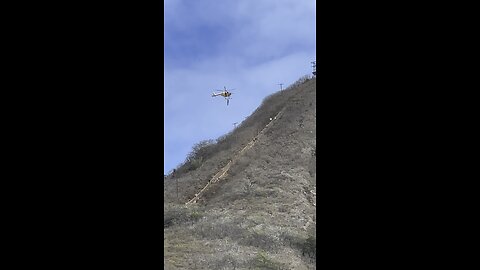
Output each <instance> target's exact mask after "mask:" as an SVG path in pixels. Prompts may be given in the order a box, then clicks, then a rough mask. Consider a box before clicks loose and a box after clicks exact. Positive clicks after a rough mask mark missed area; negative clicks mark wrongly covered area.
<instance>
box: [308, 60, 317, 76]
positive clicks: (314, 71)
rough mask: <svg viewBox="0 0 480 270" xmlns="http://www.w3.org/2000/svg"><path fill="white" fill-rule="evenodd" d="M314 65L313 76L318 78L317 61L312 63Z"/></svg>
mask: <svg viewBox="0 0 480 270" xmlns="http://www.w3.org/2000/svg"><path fill="white" fill-rule="evenodd" d="M310 63H312V68H313V72H312V73H313V76H317V61H313V62H310Z"/></svg>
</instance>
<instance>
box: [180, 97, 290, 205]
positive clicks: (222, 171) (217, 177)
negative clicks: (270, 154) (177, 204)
mask: <svg viewBox="0 0 480 270" xmlns="http://www.w3.org/2000/svg"><path fill="white" fill-rule="evenodd" d="M286 107H287V105H285V106H283V108H282V109H281V110H280V112H278V113H277V115H275V116H274V117H273V118H272V120H271V121H270V122H269V123H268V124H267V125H266V126H265V127H264V128H263V129H262V130H261V131H260V132H259V133H258V134H257V136H255V137H253V139H252V140H251V141H250V142H248V144H247V145H245V147H243V148H242V150H240V151H239V152H238V153H237V154H236V155H235V156H234V157H233V159H232V160H230V161H229V162H228V163H227V165H225V166H224V167H223V168H221V169H220V170H219V171H218V172H217V173H216V174H215V175H214V176H213V177H212V179H210V181H208V183H207V184H206V185H205V187H203V188H202V189H201V190H200V191H199V192H198V193H196V194H195V197H193V198H192V199H191V200H189V201H188V202H186V203H185V205H186V206H189V205H192V204H194V203H196V202H197V201H198V200H199V199H200V196H201V195H202V194H203V193H205V191H206V190H208V187H209V186H210V185H211V184H214V183H217V182H218V181H220V180H221V179H222V178H225V176H226V174H227V172H228V170H229V169H230V167H231V166H232V165H233V164H234V163H235V162H236V161H237V160H238V159H239V158H240V157H241V156H242V154H243V153H244V152H245V151H247V150H248V149H250V148H252V147H253V146H254V145H255V143H256V142H257V141H258V139H259V138H260V137H261V136H262V135H263V134H264V133H265V132H266V131H267V130H268V129H269V128H270V127H271V126H272V125H273V123H274V122H276V121H277V120H278V119H280V117H281V116H282V113H283V112H284V111H285V108H286Z"/></svg>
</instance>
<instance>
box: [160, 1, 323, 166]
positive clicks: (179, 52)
mask: <svg viewBox="0 0 480 270" xmlns="http://www.w3.org/2000/svg"><path fill="white" fill-rule="evenodd" d="M315 5H316V4H315V0H241V1H238V0H164V8H165V9H164V12H165V16H164V20H165V24H164V27H165V29H164V30H165V31H164V45H165V47H164V48H165V49H164V50H165V51H164V56H165V57H164V72H165V74H164V75H165V76H164V78H165V81H164V102H165V104H164V105H165V106H164V110H165V111H164V120H165V121H164V146H165V147H164V149H165V150H164V173H165V174H167V173H168V172H169V171H170V170H172V169H173V168H175V167H177V166H178V165H179V164H180V163H182V162H183V161H185V158H186V156H187V154H188V153H189V152H190V151H191V149H192V146H193V145H194V144H196V143H198V142H199V141H201V140H206V139H217V138H218V137H220V136H221V135H223V134H225V133H227V132H229V131H231V130H232V129H233V128H234V125H233V123H235V122H238V123H240V122H241V121H242V120H244V119H245V117H247V116H249V115H250V114H251V113H252V112H253V111H254V110H255V109H256V108H257V107H258V106H259V105H260V104H261V102H262V100H263V99H264V98H265V97H266V96H268V95H270V94H272V93H274V92H276V91H278V90H279V89H280V85H278V84H280V83H283V87H284V88H285V87H286V86H288V85H290V84H292V83H294V82H295V81H296V80H297V79H299V78H300V77H302V76H304V75H311V71H312V68H311V64H310V62H311V61H313V60H315V58H316V50H315V45H316V28H315V23H316V13H315ZM224 86H226V87H227V89H231V88H234V89H235V90H233V91H232V92H233V93H234V94H233V95H232V99H231V100H230V104H229V105H228V106H227V105H226V102H225V100H224V99H223V98H222V97H215V98H212V96H211V94H212V92H213V90H215V89H223V87H224Z"/></svg>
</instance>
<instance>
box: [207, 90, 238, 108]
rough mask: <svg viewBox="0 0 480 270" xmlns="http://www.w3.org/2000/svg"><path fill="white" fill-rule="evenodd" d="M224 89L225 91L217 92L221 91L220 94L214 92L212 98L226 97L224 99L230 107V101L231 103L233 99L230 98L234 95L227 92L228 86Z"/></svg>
mask: <svg viewBox="0 0 480 270" xmlns="http://www.w3.org/2000/svg"><path fill="white" fill-rule="evenodd" d="M223 88H224V90H215V91H217V92H218V91H220V92H219V93H215V92H213V93H212V97H216V96H222V97H224V98H225V99H226V100H227V106H228V103H229V101H230V99H231V97H230V96H231V95H232V94H233V93H232V92H229V91H228V90H227V87H226V86H224V87H223ZM231 90H235V89H231Z"/></svg>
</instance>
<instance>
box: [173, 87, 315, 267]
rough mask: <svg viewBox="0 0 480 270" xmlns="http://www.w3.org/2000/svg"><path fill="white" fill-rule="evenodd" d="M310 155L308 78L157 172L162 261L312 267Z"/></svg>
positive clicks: (312, 95)
mask: <svg viewBox="0 0 480 270" xmlns="http://www.w3.org/2000/svg"><path fill="white" fill-rule="evenodd" d="M315 162H316V79H315V78H313V79H308V80H302V81H299V82H297V83H296V84H294V85H292V86H291V87H289V88H287V89H285V90H283V91H280V92H278V93H276V94H274V95H272V96H270V97H268V98H267V99H265V101H264V102H263V104H262V105H261V106H260V107H259V108H258V109H257V110H256V111H255V112H254V113H253V114H252V115H251V116H250V117H249V118H247V119H246V120H245V121H244V122H243V123H242V124H241V125H240V126H238V127H237V128H236V129H235V130H234V131H233V132H232V133H231V134H227V135H226V136H224V137H223V138H221V139H219V140H218V141H217V142H209V143H205V144H204V145H200V146H199V147H198V149H196V151H195V152H194V153H192V155H191V156H190V158H189V161H188V162H186V163H185V164H184V165H183V166H181V167H180V168H178V170H177V172H176V174H175V176H172V175H170V176H168V177H167V178H166V179H165V184H164V196H165V197H164V198H165V203H164V210H165V214H164V265H165V269H255V268H257V269H314V267H315V260H316V258H315V249H316V246H315V239H316V232H315V223H316V215H315V196H316V166H315Z"/></svg>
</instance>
